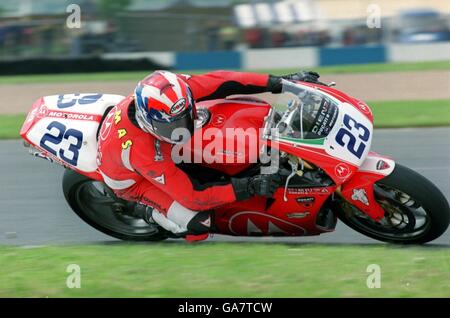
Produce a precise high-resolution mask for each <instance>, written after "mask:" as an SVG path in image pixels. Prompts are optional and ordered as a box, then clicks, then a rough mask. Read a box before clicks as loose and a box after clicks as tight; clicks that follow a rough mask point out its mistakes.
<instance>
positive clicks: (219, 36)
mask: <svg viewBox="0 0 450 318" xmlns="http://www.w3.org/2000/svg"><path fill="white" fill-rule="evenodd" d="M70 4H77V5H79V8H80V10H81V11H80V12H81V16H80V20H81V27H80V28H76V27H75V28H70V26H69V25H68V24H67V23H66V22H67V21H68V20H70V19H71V17H70V15H71V14H72V13H73V11H72V10H70V9H68V8H69V7H68V6H69V5H70ZM378 13H380V14H381V16H380V18H379V19H378V17H377V16H375V15H376V14H378ZM446 41H447V42H449V43H450V2H449V1H448V0H396V1H392V0H377V1H373V0H246V1H243V0H39V1H36V0H35V1H32V0H2V1H1V2H0V60H3V61H11V60H18V59H19V60H20V59H30V58H42V57H45V58H50V57H55V58H68V57H70V58H78V57H92V56H95V57H102V58H105V59H116V58H118V59H138V58H147V59H151V60H153V61H155V62H156V63H158V64H159V65H161V66H164V67H174V68H177V69H198V68H199V67H200V68H202V69H206V68H248V69H255V68H256V69H257V68H261V67H265V68H268V67H275V68H280V67H287V66H288V65H286V63H287V62H289V63H290V65H289V66H290V67H292V66H295V65H292V60H291V59H290V58H289V57H292V56H295V57H296V59H297V61H298V62H297V63H301V64H302V66H317V65H332V64H345V63H351V64H354V63H371V62H390V61H393V62H398V61H403V60H405V61H411V60H414V59H415V60H436V59H450V56H449V54H450V49H448V50H447V52H446V53H445V52H436V50H431V46H430V50H429V51H430V52H429V53H430V54H429V55H427V54H425V55H424V54H420V56H416V57H414V56H402V55H404V54H402V53H403V52H405V49H404V48H405V46H401V44H413V45H414V44H415V45H417V44H421V45H432V44H436V43H440V42H446ZM399 45H400V46H399ZM346 48H356V49H359V50H363V51H358V50H345V49H346ZM264 49H266V51H265V52H266V53H264V51H263V50H264ZM268 49H278V50H280V51H270V50H268ZM342 49H344V51H342ZM330 50H331V51H330ZM406 51H408V49H406ZM422 51H423V49H422ZM433 51H434V52H433ZM274 52H278V53H280V54H281V55H280V56H281V57H282V58H280V60H278V61H277V60H273V59H271V60H267V58H268V57H270V56H271V55H273V54H274ZM361 52H362V53H364V54H361ZM361 55H364V56H361ZM443 55H444V56H443ZM300 61H301V62H300ZM199 63H201V64H202V65H198V64H199ZM29 71H30V72H31V70H29Z"/></svg>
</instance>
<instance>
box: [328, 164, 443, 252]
mask: <svg viewBox="0 0 450 318" xmlns="http://www.w3.org/2000/svg"><path fill="white" fill-rule="evenodd" d="M374 191H375V198H376V200H377V202H378V203H379V204H380V206H381V207H382V208H383V209H384V211H385V218H384V219H383V220H382V221H381V222H375V221H374V220H372V219H371V218H370V217H368V216H367V215H366V214H364V213H362V212H361V211H359V210H358V209H357V208H355V207H354V206H353V205H351V204H350V203H348V202H347V201H345V200H343V199H338V200H337V201H336V211H337V213H338V216H339V219H341V220H342V221H343V222H344V223H345V224H347V225H348V226H349V227H351V228H352V229H354V230H356V231H358V232H359V233H361V234H364V235H366V236H369V237H371V238H374V239H377V240H380V241H385V242H390V243H400V244H423V243H427V242H430V241H432V240H434V239H436V238H438V237H439V236H441V235H442V234H443V233H444V232H445V230H446V229H447V227H448V225H449V222H450V208H449V205H448V202H447V200H446V199H445V197H444V195H443V194H442V193H441V191H440V190H439V189H438V188H437V187H436V186H435V185H434V184H433V183H431V182H430V181H429V180H428V179H426V178H425V177H423V176H421V175H420V174H418V173H417V172H415V171H413V170H411V169H409V168H407V167H404V166H402V165H399V164H397V165H396V166H395V169H394V171H393V172H392V173H391V174H390V175H388V176H387V177H385V178H383V179H381V180H379V181H378V182H376V184H375V186H374Z"/></svg>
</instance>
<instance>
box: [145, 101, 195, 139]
mask: <svg viewBox="0 0 450 318" xmlns="http://www.w3.org/2000/svg"><path fill="white" fill-rule="evenodd" d="M152 126H153V130H154V131H155V133H156V134H158V135H159V136H161V137H163V138H166V139H169V140H172V141H173V142H181V141H183V140H182V139H181V138H182V137H181V136H180V138H179V140H173V139H172V133H173V131H174V130H175V129H177V128H184V129H186V130H187V132H189V136H191V135H192V133H193V132H194V118H193V113H192V107H189V108H188V109H186V110H185V111H184V112H183V113H182V114H180V115H178V116H177V117H175V118H173V119H171V121H170V122H167V121H156V120H152ZM183 135H186V132H183ZM177 136H178V134H177ZM184 141H186V140H184Z"/></svg>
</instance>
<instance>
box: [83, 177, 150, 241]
mask: <svg viewBox="0 0 450 318" xmlns="http://www.w3.org/2000/svg"><path fill="white" fill-rule="evenodd" d="M75 200H76V201H77V204H78V206H79V207H80V209H81V210H82V211H83V213H84V215H85V216H86V217H87V218H89V219H90V220H92V221H93V222H94V223H95V224H98V225H99V226H101V227H104V228H106V229H108V230H110V231H113V232H115V233H120V234H124V235H131V236H150V235H153V234H157V233H158V232H159V231H158V229H157V227H156V226H153V225H150V224H148V223H147V222H145V221H144V220H143V219H141V218H136V217H133V216H131V215H127V214H124V213H119V212H118V207H119V206H121V207H125V206H124V205H123V204H121V202H120V201H119V200H118V199H117V198H116V197H115V196H114V194H112V193H111V190H109V189H108V188H107V187H106V186H105V185H104V184H103V183H101V182H98V181H87V182H84V183H83V184H82V185H80V186H79V187H78V188H77V189H76V192H75Z"/></svg>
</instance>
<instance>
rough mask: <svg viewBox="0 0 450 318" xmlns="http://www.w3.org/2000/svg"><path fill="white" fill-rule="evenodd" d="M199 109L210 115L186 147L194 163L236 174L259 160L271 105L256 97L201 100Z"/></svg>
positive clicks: (228, 173)
mask: <svg viewBox="0 0 450 318" xmlns="http://www.w3.org/2000/svg"><path fill="white" fill-rule="evenodd" d="M197 109H198V110H199V111H200V112H201V111H202V109H206V110H207V111H208V112H209V118H208V119H206V120H205V122H204V123H203V124H202V127H201V128H197V129H196V130H195V132H194V134H193V136H192V138H191V140H190V142H188V143H187V144H186V145H185V146H184V149H183V152H184V151H187V152H188V153H190V154H191V160H192V163H195V164H199V165H202V166H207V167H209V168H212V169H215V170H220V171H221V172H223V173H225V174H227V175H236V174H238V173H239V172H242V171H243V170H245V169H247V168H249V167H250V166H251V165H252V164H254V163H256V162H257V160H258V156H259V153H260V148H261V146H262V143H261V142H260V134H261V133H262V132H261V130H262V127H263V123H264V118H265V117H266V116H267V115H268V113H269V110H270V105H269V104H267V103H266V102H264V101H261V100H258V99H255V98H245V99H243V98H236V99H220V100H212V101H204V102H200V103H198V104H197Z"/></svg>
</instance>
